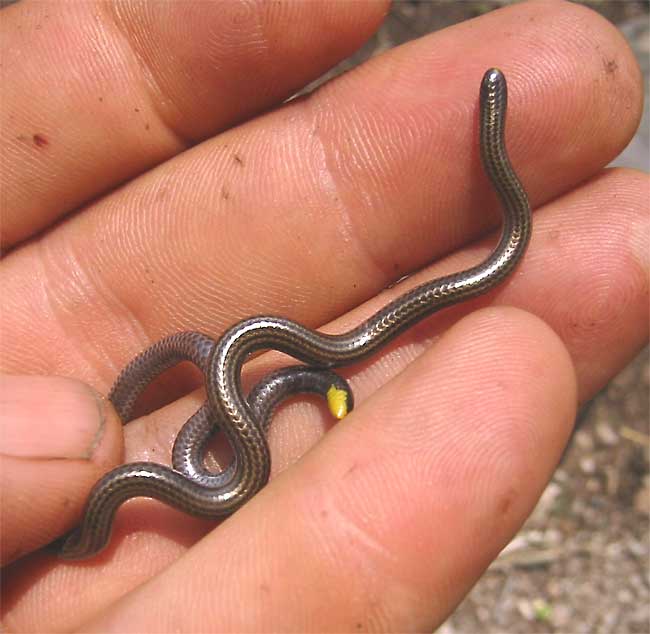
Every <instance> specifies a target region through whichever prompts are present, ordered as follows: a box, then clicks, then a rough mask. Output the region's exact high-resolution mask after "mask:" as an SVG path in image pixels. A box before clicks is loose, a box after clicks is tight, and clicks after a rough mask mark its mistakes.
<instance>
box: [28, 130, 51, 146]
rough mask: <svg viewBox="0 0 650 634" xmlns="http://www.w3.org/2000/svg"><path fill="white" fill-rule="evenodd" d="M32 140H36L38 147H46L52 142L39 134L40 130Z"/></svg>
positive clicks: (35, 143)
mask: <svg viewBox="0 0 650 634" xmlns="http://www.w3.org/2000/svg"><path fill="white" fill-rule="evenodd" d="M32 141H33V142H34V145H35V146H37V147H46V146H48V145H49V144H50V142H49V141H48V140H47V138H46V137H45V136H44V135H42V134H39V133H38V132H37V133H36V134H35V135H34V136H33V137H32Z"/></svg>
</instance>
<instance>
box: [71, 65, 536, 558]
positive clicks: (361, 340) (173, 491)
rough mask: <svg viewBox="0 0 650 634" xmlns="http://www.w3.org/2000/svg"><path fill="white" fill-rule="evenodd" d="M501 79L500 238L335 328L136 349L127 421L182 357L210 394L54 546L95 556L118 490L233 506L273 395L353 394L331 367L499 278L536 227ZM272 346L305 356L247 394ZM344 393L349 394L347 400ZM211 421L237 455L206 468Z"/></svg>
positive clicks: (497, 86)
mask: <svg viewBox="0 0 650 634" xmlns="http://www.w3.org/2000/svg"><path fill="white" fill-rule="evenodd" d="M506 106H507V89H506V80H505V77H504V76H503V74H502V73H501V71H499V70H497V69H490V70H488V71H487V72H486V73H485V75H484V77H483V81H482V83H481V89H480V150H481V157H482V161H483V165H484V169H485V171H486V173H487V175H488V176H489V178H490V180H491V182H492V185H493V186H494V188H495V190H496V191H497V193H498V195H499V197H500V199H501V203H502V206H503V228H502V233H501V238H500V240H499V243H498V244H497V246H496V248H495V249H494V251H493V252H492V253H491V254H490V256H489V257H488V258H487V259H486V260H485V261H484V262H481V263H480V264H478V265H476V266H474V267H472V268H469V269H466V270H464V271H461V272H459V273H454V274H452V275H447V276H445V277H441V278H438V279H435V280H432V281H430V282H427V283H425V284H422V285H420V286H418V287H416V288H414V289H413V290H411V291H409V292H408V293H406V294H404V295H402V296H401V297H399V298H397V299H396V300H394V301H393V302H391V303H390V304H388V305H387V306H385V307H384V308H382V309H381V310H380V311H378V312H377V313H376V314H374V315H373V316H372V317H370V318H369V319H368V320H366V321H365V322H363V323H362V324H360V325H359V326H357V327H356V328H354V329H353V330H350V331H349V332H346V333H343V334H340V335H327V334H323V333H320V332H317V331H314V330H310V329H308V328H305V327H303V326H301V325H299V324H297V323H295V322H293V321H290V320H288V319H283V318H281V317H252V318H250V319H245V320H244V321H241V322H239V323H238V324H236V325H234V326H233V327H232V328H230V329H229V330H228V331H227V332H226V333H225V334H224V335H223V336H222V337H221V338H220V339H219V340H218V341H217V342H215V341H213V340H212V339H210V338H209V337H207V336H205V335H202V334H200V333H194V332H186V333H179V334H177V335H172V336H171V337H168V338H166V339H163V340H162V341H160V342H158V343H157V344H154V345H153V346H152V347H151V348H149V349H148V350H146V351H144V352H143V353H142V354H140V355H139V356H138V357H136V358H135V359H134V360H133V361H132V362H131V363H130V364H129V365H128V366H127V367H126V368H125V369H124V371H123V372H122V373H121V374H120V376H119V377H118V379H117V381H116V383H115V385H114V387H113V390H112V391H111V394H110V399H111V401H112V402H113V404H114V405H115V407H116V409H117V411H118V413H119V414H120V416H121V417H122V419H123V420H124V421H125V422H126V421H128V420H129V418H130V416H131V411H132V408H133V405H134V403H135V400H136V398H137V396H138V395H139V394H140V392H141V391H142V390H143V389H144V387H145V386H146V385H147V384H148V383H149V382H150V381H151V380H152V379H153V378H154V377H155V376H156V375H157V374H159V373H160V372H162V371H163V370H165V369H167V368H168V367H170V366H172V365H174V364H175V363H178V362H179V361H182V360H190V361H193V362H194V363H195V364H196V365H197V366H198V367H199V368H200V369H202V370H203V372H204V374H205V384H206V391H207V402H206V404H205V405H204V406H203V407H202V408H201V409H200V410H199V411H198V412H197V413H196V414H195V415H194V416H193V417H192V418H191V419H190V420H189V421H188V422H187V423H186V424H185V425H184V427H183V429H182V430H181V432H180V433H179V435H178V438H177V439H176V443H175V446H174V450H173V465H174V468H173V469H170V468H169V467H164V466H162V465H157V464H154V463H148V462H139V463H131V464H126V465H123V466H121V467H118V468H116V469H114V470H112V471H110V472H109V473H107V474H106V475H105V476H104V477H103V478H102V479H101V480H100V481H99V482H98V483H97V484H96V485H95V487H94V488H93V490H92V492H91V494H90V497H89V500H88V503H87V506H86V510H85V513H84V518H83V521H82V523H81V525H80V527H79V528H78V529H77V530H76V531H74V532H73V533H72V534H71V535H70V536H69V537H68V538H67V539H66V541H65V542H64V545H63V547H62V549H61V551H60V556H62V557H64V558H67V559H80V558H85V557H89V556H92V555H94V554H96V553H97V552H99V551H100V550H101V549H102V548H104V547H105V546H106V544H107V543H108V540H109V539H110V531H111V525H112V521H113V517H114V514H115V511H116V510H117V508H118V507H119V505H120V504H121V503H122V502H124V501H125V500H127V499H129V498H132V497H136V496H147V497H153V498H156V499H158V500H161V501H163V502H165V503H167V504H169V505H171V506H174V507H176V508H178V509H180V510H183V511H185V512H186V513H190V514H192V515H197V516H201V517H210V518H215V517H220V516H224V515H228V514H230V513H232V512H233V511H235V510H236V509H237V508H239V507H240V506H241V505H242V504H243V503H245V502H246V501H247V500H248V499H250V498H251V497H252V496H253V495H254V494H255V493H257V492H258V491H259V490H260V489H261V488H262V487H263V486H264V485H265V484H266V482H267V481H268V478H269V473H270V464H271V458H270V453H269V447H268V443H267V441H266V436H265V432H266V427H267V425H268V421H269V418H270V416H271V413H272V410H273V407H274V406H275V405H277V403H278V402H279V401H280V400H282V399H283V398H286V397H287V396H288V395H291V394H295V393H298V392H315V393H318V394H321V395H323V396H326V395H328V393H329V391H330V389H336V390H339V391H340V392H342V393H343V394H344V395H345V396H347V397H348V398H349V399H351V391H350V389H349V387H348V386H347V384H346V383H345V382H344V381H343V379H341V378H340V377H338V376H337V375H336V374H334V373H332V372H331V371H330V368H336V367H341V366H345V365H349V364H351V363H355V362H357V361H359V360H361V359H363V358H364V357H367V356H369V355H371V354H373V353H374V352H375V351H377V349H378V348H380V347H381V346H383V345H384V344H386V343H387V342H389V341H391V340H393V339H394V338H395V337H396V336H397V335H398V334H399V333H401V332H403V331H404V330H406V329H407V328H409V327H411V326H413V325H414V324H415V323H417V322H418V321H420V320H421V319H423V318H424V317H427V316H429V315H431V314H432V313H434V312H436V311H438V310H440V309H442V308H445V307H447V306H450V305H452V304H456V303H458V302H460V301H463V300H466V299H470V298H473V297H476V296H478V295H480V294H482V293H485V292H486V291H488V290H490V289H491V288H493V287H494V286H495V285H497V284H498V283H499V282H501V281H502V280H503V279H504V278H505V277H506V276H507V275H508V273H510V272H511V271H512V269H513V268H514V267H515V266H516V264H517V262H518V261H519V260H520V259H521V257H522V255H523V254H524V251H525V249H526V246H527V244H528V241H529V237H530V232H531V212H530V206H529V204H528V199H527V196H526V193H525V191H524V189H523V187H522V186H521V183H520V182H519V180H518V178H517V176H516V175H515V173H514V171H513V169H512V167H511V165H510V161H509V160H508V156H507V154H506V149H505V143H504V132H505V114H506ZM263 349H274V350H279V351H281V352H284V353H286V354H289V355H291V356H292V357H294V358H296V359H298V360H300V361H302V362H303V363H305V364H307V366H295V367H292V368H288V369H285V370H282V371H280V372H278V373H274V374H272V375H270V376H269V377H267V378H266V379H264V380H263V381H262V382H261V383H260V384H259V385H258V386H256V388H254V389H253V391H252V392H251V394H249V396H248V398H245V397H244V395H243V394H242V389H241V381H240V376H241V369H242V365H243V364H244V362H245V361H246V359H247V357H248V356H249V355H250V354H251V353H253V352H256V351H258V350H263ZM350 405H351V400H350ZM216 429H221V430H222V431H223V432H224V433H225V434H226V436H227V438H228V440H229V442H230V443H231V445H232V447H233V451H234V455H235V460H234V462H233V464H232V465H231V466H230V467H228V468H227V469H226V470H225V471H224V472H222V473H220V474H211V473H210V472H208V471H206V469H205V468H204V466H203V464H202V456H203V448H204V446H205V443H206V441H207V439H208V438H209V437H210V436H211V435H212V434H213V433H214V431H215V430H216Z"/></svg>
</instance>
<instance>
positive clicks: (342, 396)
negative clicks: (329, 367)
mask: <svg viewBox="0 0 650 634" xmlns="http://www.w3.org/2000/svg"><path fill="white" fill-rule="evenodd" d="M327 406H328V407H329V408H330V412H332V414H333V415H334V417H335V418H337V419H338V420H341V419H342V418H343V417H344V416H345V415H346V414H347V413H348V393H347V392H346V391H345V390H341V389H339V388H338V387H336V385H331V386H330V389H329V390H327Z"/></svg>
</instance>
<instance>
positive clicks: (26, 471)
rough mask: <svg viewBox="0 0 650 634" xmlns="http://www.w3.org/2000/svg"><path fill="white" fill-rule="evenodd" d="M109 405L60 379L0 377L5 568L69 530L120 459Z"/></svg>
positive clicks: (0, 539)
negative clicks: (98, 482) (96, 484)
mask: <svg viewBox="0 0 650 634" xmlns="http://www.w3.org/2000/svg"><path fill="white" fill-rule="evenodd" d="M120 428H121V425H120V423H119V420H118V418H117V415H116V413H115V412H114V411H113V408H112V407H111V406H110V404H109V402H108V401H107V400H106V399H104V398H103V397H102V396H101V395H99V394H98V393H97V392H95V391H94V390H93V389H92V388H90V387H89V386H88V385H86V384H84V383H81V382H79V381H75V380H72V379H66V378H62V377H45V376H7V375H5V376H2V377H0V491H1V492H2V528H1V530H0V563H1V564H2V565H4V564H6V563H9V562H10V561H13V560H14V559H17V558H18V557H21V556H22V555H24V554H26V553H28V552H31V551H33V550H35V549H37V548H39V547H41V546H43V545H44V544H47V543H49V542H51V541H52V540H53V539H55V538H56V537H58V536H59V535H61V534H63V533H64V532H65V531H67V530H68V529H70V528H71V527H72V525H73V524H74V522H75V521H76V520H77V519H78V515H79V513H80V510H81V507H82V506H83V503H84V500H85V497H86V496H87V495H88V491H89V489H90V487H91V486H92V485H93V483H94V482H95V481H96V480H97V479H98V478H99V477H100V475H101V474H102V473H103V472H104V471H105V470H106V469H107V468H109V467H110V466H112V465H114V464H115V462H117V461H119V459H120V458H121V454H122V449H123V445H122V440H121V438H122V435H121V429H120Z"/></svg>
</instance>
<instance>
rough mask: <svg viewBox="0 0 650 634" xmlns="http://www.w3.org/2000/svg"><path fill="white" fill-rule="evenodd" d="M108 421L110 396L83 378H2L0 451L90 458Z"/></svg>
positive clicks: (13, 454)
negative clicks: (107, 409)
mask: <svg viewBox="0 0 650 634" xmlns="http://www.w3.org/2000/svg"><path fill="white" fill-rule="evenodd" d="M105 420H106V400H105V399H104V398H103V397H102V396H101V395H100V394H98V393H97V392H95V391H94V390H93V389H92V388H91V387H90V386H88V385H86V384H85V383H81V382H80V381H75V380H73V379H66V378H64V377H51V376H11V375H5V376H2V377H0V453H3V454H5V455H9V456H16V457H25V458H71V459H82V460H87V459H89V458H90V457H91V456H92V455H93V452H94V450H95V447H96V446H97V445H98V443H99V441H100V439H101V437H102V434H103V431H104V425H105Z"/></svg>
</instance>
